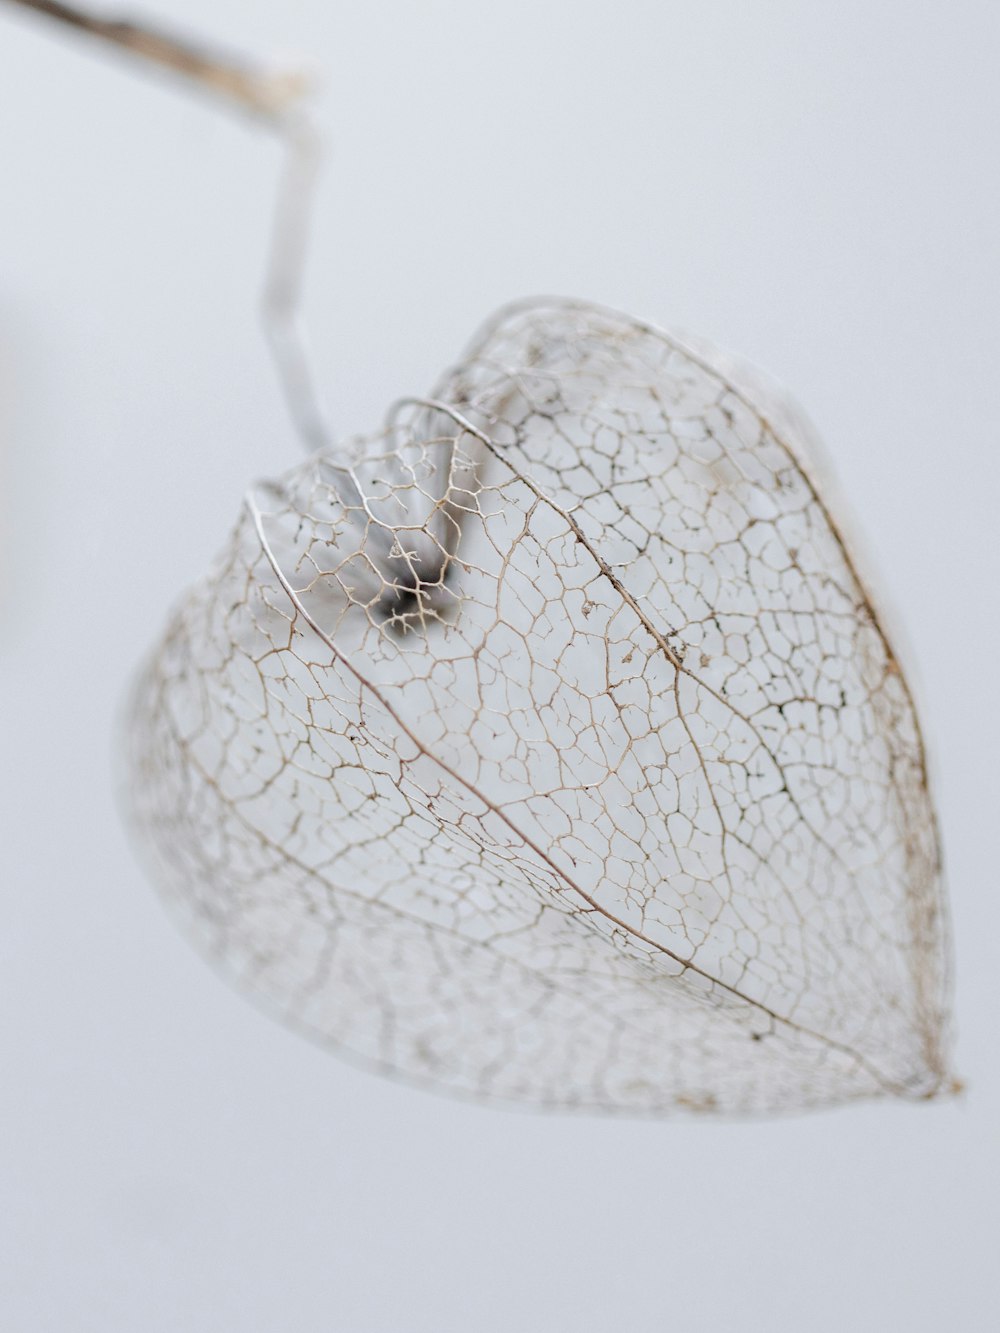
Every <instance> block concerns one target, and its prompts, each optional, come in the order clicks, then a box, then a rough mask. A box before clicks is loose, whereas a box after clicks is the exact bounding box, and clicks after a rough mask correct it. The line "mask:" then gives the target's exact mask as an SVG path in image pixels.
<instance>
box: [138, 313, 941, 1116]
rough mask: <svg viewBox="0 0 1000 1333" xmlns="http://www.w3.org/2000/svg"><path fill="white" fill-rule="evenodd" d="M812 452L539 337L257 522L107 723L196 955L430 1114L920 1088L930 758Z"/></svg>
mask: <svg viewBox="0 0 1000 1333" xmlns="http://www.w3.org/2000/svg"><path fill="white" fill-rule="evenodd" d="M805 440H806V432H805V430H804V428H803V427H802V425H801V423H800V422H797V418H796V417H795V416H794V415H793V414H792V412H791V410H790V409H789V407H788V405H787V404H786V403H784V402H783V401H782V399H781V398H780V396H778V395H776V394H775V393H774V391H772V390H769V389H764V388H762V387H760V383H759V382H758V381H755V380H754V379H753V377H752V376H750V375H749V374H748V373H746V372H744V371H742V370H739V369H734V368H733V365H732V363H729V362H726V361H725V360H724V359H723V358H722V356H721V354H720V353H718V352H717V351H714V350H713V349H710V348H709V349H699V350H693V349H692V347H691V346H690V345H687V344H685V343H683V342H681V341H678V340H677V339H675V338H673V337H670V336H668V335H667V334H665V333H663V332H661V331H659V330H657V329H655V328H651V327H649V326H648V325H645V324H642V323H639V322H637V321H635V320H633V319H630V318H627V317H625V316H623V315H618V314H615V313H613V312H609V311H604V310H600V309H597V308H595V307H593V306H589V305H584V304H573V303H564V302H540V303H536V304H533V305H525V306H520V307H513V308H511V309H509V310H506V311H504V312H502V314H501V315H500V316H499V317H498V318H497V319H496V320H495V321H494V322H493V323H492V324H491V325H490V326H489V327H488V329H487V330H486V331H485V333H483V334H482V335H481V336H480V337H479V339H478V340H477V341H476V342H475V344H474V346H473V347H472V349H471V351H470V353H469V355H468V357H467V359H466V360H465V362H464V363H463V364H462V365H461V366H459V367H458V368H457V369H456V370H455V371H453V372H451V373H449V374H447V375H446V376H445V377H444V379H443V380H442V382H441V383H440V384H439V385H438V387H437V389H436V390H435V392H434V393H433V395H432V396H431V398H429V399H427V400H419V401H418V400H414V401H412V402H407V403H404V404H403V405H401V406H400V407H399V408H397V410H396V412H395V413H394V416H393V418H392V419H391V421H390V424H389V426H388V427H387V429H386V430H385V431H384V432H383V433H382V434H380V435H378V436H377V437H375V438H371V439H364V440H360V441H356V442H354V443H352V444H350V445H347V446H344V447H341V448H337V449H328V450H324V451H321V452H319V453H318V454H316V455H314V456H312V457H311V458H310V459H309V460H308V461H307V462H305V463H303V464H301V465H300V466H298V467H296V468H295V469H293V470H292V471H291V472H289V473H288V474H286V475H285V476H284V477H282V478H281V479H280V480H279V481H277V482H273V483H268V484H266V485H261V486H258V487H255V488H254V489H252V490H251V492H250V493H249V494H248V496H247V498H246V503H245V505H244V507H243V511H242V513H241V515H240V518H239V521H238V522H237V525H236V529H235V531H234V533H233V536H232V538H231V540H230V542H229V544H228V545H227V546H226V548H225V550H224V551H223V553H222V555H221V557H220V558H219V560H218V562H217V564H216V566H215V568H214V569H213V570H212V572H211V574H210V575H209V576H208V578H206V579H205V580H204V581H203V582H202V583H200V584H199V585H198V586H197V587H196V588H194V590H193V591H192V592H191V593H190V594H189V595H188V597H187V599H186V601H184V603H183V604H182V605H181V607H180V609H179V610H178V612H177V613H176V614H175V616H174V618H173V620H172V622H171V624H170V626H169V628H168V630H167V633H166V637H165V638H164V640H163V642H162V644H161V645H160V647H159V649H158V650H157V652H156V653H155V655H154V656H153V657H152V659H151V660H150V662H149V664H148V667H147V669H146V670H145V672H144V674H143V675H142V678H141V680H140V683H139V686H138V689H137V692H136V696H135V702H134V711H133V715H132V719H131V729H130V735H131V744H132V757H133V764H134V773H133V783H132V792H133V802H134V807H135V814H136V819H137V822H138V824H139V826H140V829H141V831H142V834H143V836H144V839H145V841H146V842H147V843H148V845H149V847H150V848H151V849H152V853H153V860H154V862H155V866H156V873H157V876H158V879H159V881H160V883H161V884H162V885H163V887H164V889H165V891H166V892H167V894H168V896H169V897H170V899H171V900H172V901H173V903H174V904H175V906H176V907H177V908H178V909H179V910H180V912H181V913H182V915H183V916H184V918H185V919H186V922H187V925H188V927H189V929H190V930H191V931H192V932H193V934H194V936H195V937H196V939H197V940H198V941H199V943H200V944H201V946H202V947H203V948H204V949H205V950H206V951H207V952H208V953H209V954H211V955H212V956H214V957H215V958H217V959H218V960H219V961H220V962H221V964H222V965H223V967H224V968H225V970H226V971H227V972H229V973H230V974H231V975H232V976H234V977H235V978H236V979H238V981H239V982H240V984H241V985H243V986H244V987H246V988H247V989H249V990H250V991H251V992H252V993H253V994H255V995H256V996H258V997H260V998H261V999H262V1000H264V1001H265V1002H267V1003H269V1004H270V1005H271V1006H273V1007H276V1008H277V1010H278V1011H279V1012H280V1014H281V1015H282V1016H283V1017H284V1018H285V1019H286V1020H287V1021H289V1022H290V1023H292V1024H293V1025H295V1026H296V1027H298V1028H301V1029H303V1030H304V1031H306V1032H308V1033H310V1034H312V1035H314V1036H316V1037H318V1038H320V1039H321V1040H322V1041H324V1042H328V1043H330V1044H332V1045H334V1046H336V1047H337V1048H338V1049H340V1050H342V1051H344V1052H346V1053H350V1054H353V1055H354V1056H356V1057H358V1058H360V1059H362V1060H364V1061H366V1062H369V1063H371V1064H373V1065H375V1066H377V1067H379V1068H381V1069H384V1070H387V1071H394V1072H396V1073H399V1074H402V1075H404V1076H407V1077H409V1078H411V1079H415V1080H419V1081H423V1082H426V1083H428V1084H433V1085H435V1086H437V1087H440V1088H443V1089H447V1090H451V1091H453V1092H456V1093H462V1094H467V1095H472V1096H478V1097H487V1098H492V1099H499V1100H506V1101H511V1102H524V1103H531V1104H536V1105H544V1106H550V1107H561V1108H566V1109H600V1110H606V1111H629V1112H653V1113H669V1112H672V1111H678V1110H686V1111H715V1112H772V1111H782V1110H790V1109H797V1108H804V1107H810V1106H820V1105H824V1104H828V1103H833V1102H841V1101H846V1100H849V1099H855V1098H862V1097H871V1096H877V1095H882V1094H893V1095H897V1096H901V1097H907V1098H926V1097H929V1096H932V1095H934V1094H935V1093H938V1092H941V1091H944V1090H946V1089H947V1088H948V1087H949V1086H950V1075H949V1063H948V1023H947V998H948V996H947V992H948V949H947V937H946V936H947V932H946V922H945V917H944V905H943V899H942V888H941V873H940V857H939V850H938V841H937V833H936V826H935V818H934V812H933V809H932V805H931V802H930V799H929V796H928V789H927V775H926V769H925V760H924V753H923V746H922V741H921V736H920V731H919V727H918V724H917V719H916V716H915V714H914V709H913V703H912V700H911V697H910V694H909V692H908V689H907V685H906V682H905V680H904V678H903V676H902V674H901V672H900V669H899V665H898V663H897V661H896V657H895V655H894V653H893V651H892V648H891V647H890V645H889V643H888V642H887V639H886V636H885V633H884V631H883V628H882V626H881V625H880V623H879V620H878V618H877V616H876V613H875V611H874V610H873V609H872V606H871V603H870V601H869V600H868V597H867V595H866V592H865V590H864V588H863V586H862V584H861V582H860V581H859V578H858V575H857V572H856V569H855V565H854V563H853V561H852V557H851V556H850V555H849V554H848V552H847V551H846V550H845V547H844V545H843V541H842V538H841V535H840V533H839V531H838V528H837V527H836V526H835V524H834V522H833V520H832V519H831V517H830V514H829V512H828V509H827V507H826V505H825V503H824V500H823V498H822V497H821V496H820V495H819V494H818V492H817V489H816V483H815V481H814V480H813V479H812V478H811V474H810V470H809V467H808V459H807V458H806V457H805V451H806V448H807V446H806V443H805Z"/></svg>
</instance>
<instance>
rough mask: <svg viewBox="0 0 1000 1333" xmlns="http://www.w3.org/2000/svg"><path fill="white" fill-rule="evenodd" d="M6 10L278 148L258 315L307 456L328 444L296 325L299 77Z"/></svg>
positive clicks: (306, 185)
mask: <svg viewBox="0 0 1000 1333" xmlns="http://www.w3.org/2000/svg"><path fill="white" fill-rule="evenodd" d="M7 2H8V3H9V4H12V5H17V6H19V7H20V8H22V9H28V10H32V11H33V12H35V13H38V14H43V15H45V16H46V17H48V18H51V19H54V20H56V21H57V22H59V23H62V24H65V25H66V26H68V27H69V28H72V29H75V30H76V31H78V32H84V33H87V34H89V35H90V36H92V37H96V38H98V39H100V40H101V41H103V42H105V43H108V44H109V45H110V46H112V47H114V48H117V49H118V50H120V51H124V52H127V53H128V54H130V55H133V56H136V57H137V58H139V59H140V60H143V61H146V62H149V63H151V64H152V65H156V66H159V67H160V68H164V69H168V70H171V71H173V72H174V73H177V74H181V75H183V76H184V77H185V78H187V79H188V80H190V81H191V82H192V83H193V84H194V85H195V86H196V87H198V88H200V89H201V90H203V91H205V92H209V93H213V94H215V95H217V96H220V97H222V98H223V99H225V100H226V101H228V102H230V103H232V104H234V105H235V106H236V107H238V108H239V109H241V110H243V111H247V112H250V113H251V114H253V115H254V116H255V117H256V118H258V119H260V120H261V121H263V122H264V123H265V124H266V125H268V126H269V127H270V128H271V129H273V130H274V131H276V132H277V134H278V135H279V137H280V138H281V139H282V140H283V142H284V144H285V149H286V161H285V168H284V172H283V175H282V181H281V185H280V187H279V193H278V200H277V206H276V209H275V218H274V227H273V233H272V240H271V247H270V257H269V262H268V266H267V272H266V275H265V280H264V291H263V297H262V314H263V320H264V327H265V331H266V333H267V337H268V342H269V345H270V349H271V354H272V356H273V358H274V361H275V365H276V368H277V371H278V377H279V379H280V381H281V385H282V389H283V391H284V394H285V398H286V400H287V402H288V406H289V409H290V411H291V414H292V417H293V418H294V420H295V424H296V426H297V427H298V430H299V433H300V434H301V435H302V437H303V439H304V441H305V442H306V444H307V445H308V446H309V447H310V448H318V447H321V446H322V445H323V444H326V443H328V441H329V430H328V427H327V424H326V418H325V413H324V411H323V408H322V406H321V404H320V401H319V396H318V394H317V392H316V387H315V380H314V377H313V374H312V368H311V363H310V359H309V355H308V352H307V349H306V341H305V334H304V332H303V329H302V327H301V318H300V305H301V298H302V281H303V272H304V267H305V257H306V249H307V239H308V224H309V217H310V213H311V207H312V195H313V187H314V184H315V180H316V174H317V167H318V164H319V159H320V154H321V140H320V136H319V134H318V133H317V131H316V129H315V127H314V126H313V124H312V121H311V119H310V117H309V115H308V112H307V110H306V108H305V98H306V95H307V94H308V93H309V92H310V91H311V87H312V80H311V79H310V78H309V77H308V76H307V75H306V74H305V73H304V72H303V71H301V70H285V71H272V70H267V69H265V68H264V67H263V66H260V65H258V64H255V63H252V62H250V61H247V60H245V59H244V58H242V57H240V56H233V55H230V54H226V53H221V52H217V51H214V50H210V49H209V48H207V47H206V46H205V45H203V44H202V43H201V42H199V41H195V40H193V39H191V38H188V37H180V36H177V35H175V34H173V33H167V32H164V31H163V30H161V29H159V28H157V27H154V26H152V25H150V24H148V23H146V22H145V21H136V20H131V19H111V18H103V17H99V16H98V15H95V14H91V13H88V12H87V11H85V10H83V9H81V8H79V6H77V5H67V4H60V3H56V2H55V0H7Z"/></svg>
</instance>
